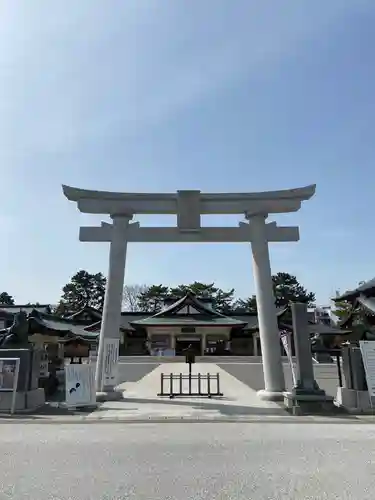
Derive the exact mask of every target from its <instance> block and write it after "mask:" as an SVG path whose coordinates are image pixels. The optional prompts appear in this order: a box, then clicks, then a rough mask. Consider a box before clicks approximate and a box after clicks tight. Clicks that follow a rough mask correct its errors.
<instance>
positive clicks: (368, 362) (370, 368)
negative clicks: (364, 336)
mask: <svg viewBox="0 0 375 500" xmlns="http://www.w3.org/2000/svg"><path fill="white" fill-rule="evenodd" d="M359 347H360V349H361V354H362V359H363V366H364V368H365V374H366V382H367V389H368V393H369V396H370V398H373V397H375V341H374V340H360V342H359Z"/></svg>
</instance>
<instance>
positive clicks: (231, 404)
mask: <svg viewBox="0 0 375 500" xmlns="http://www.w3.org/2000/svg"><path fill="white" fill-rule="evenodd" d="M198 371H199V372H200V373H202V374H205V373H208V372H210V373H212V374H215V373H219V374H220V383H221V387H222V390H223V391H224V396H223V397H214V398H212V399H208V398H204V397H184V398H176V399H174V400H172V401H171V400H170V399H169V398H161V397H158V396H157V394H158V393H159V392H160V375H161V373H163V372H164V373H170V372H173V373H176V374H178V373H185V374H187V373H188V365H186V363H173V364H172V363H168V364H162V365H160V366H158V367H156V368H154V370H152V371H150V373H148V374H147V375H146V376H144V377H143V378H142V379H141V380H140V381H138V382H125V383H124V384H121V385H120V387H121V388H122V389H124V398H125V399H124V400H123V401H119V402H107V403H104V404H102V405H101V406H100V407H99V408H98V410H96V411H94V412H93V413H92V415H91V417H92V418H98V416H100V418H108V419H114V418H122V419H134V418H144V419H151V418H155V417H157V418H160V417H163V418H201V419H218V418H221V417H228V416H230V417H234V416H235V417H247V416H252V415H263V416H264V415H270V416H280V415H281V416H287V415H288V414H287V412H286V411H285V410H284V409H283V408H282V407H281V406H280V405H278V404H276V403H273V402H268V401H262V400H261V399H259V398H258V396H257V394H256V391H254V390H253V389H252V388H250V387H249V386H248V385H246V384H244V383H243V382H241V381H239V380H238V379H237V378H235V377H233V376H232V375H230V374H229V373H228V372H227V371H225V370H223V368H220V367H219V366H218V365H215V364H205V363H199V365H195V366H194V367H193V373H197V372H198ZM175 382H176V383H175V388H176V389H178V388H179V387H178V386H179V384H178V381H175ZM166 386H167V387H166V388H167V389H168V387H169V383H168V381H167V384H166ZM187 389H188V387H187V381H184V384H183V390H184V391H187ZM192 389H193V390H197V389H198V385H197V381H193V383H192ZM202 389H203V390H205V389H206V387H205V384H202ZM216 389H217V387H216V385H215V384H213V385H212V390H216ZM88 418H90V417H88Z"/></svg>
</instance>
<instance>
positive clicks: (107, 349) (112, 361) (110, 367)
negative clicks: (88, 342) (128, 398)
mask: <svg viewBox="0 0 375 500" xmlns="http://www.w3.org/2000/svg"><path fill="white" fill-rule="evenodd" d="M119 346H120V340H119V339H104V380H103V382H104V386H115V385H117V374H118V357H119Z"/></svg>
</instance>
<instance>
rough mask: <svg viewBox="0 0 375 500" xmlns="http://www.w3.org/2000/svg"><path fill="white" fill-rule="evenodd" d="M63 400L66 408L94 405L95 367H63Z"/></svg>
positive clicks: (89, 365)
mask: <svg viewBox="0 0 375 500" xmlns="http://www.w3.org/2000/svg"><path fill="white" fill-rule="evenodd" d="M65 399H66V404H67V405H68V406H91V405H95V404H96V393H95V366H94V365H92V364H84V365H79V364H75V363H73V364H70V365H66V367H65Z"/></svg>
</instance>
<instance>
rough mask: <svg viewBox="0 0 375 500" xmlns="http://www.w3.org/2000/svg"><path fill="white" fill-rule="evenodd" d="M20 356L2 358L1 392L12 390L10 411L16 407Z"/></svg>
mask: <svg viewBox="0 0 375 500" xmlns="http://www.w3.org/2000/svg"><path fill="white" fill-rule="evenodd" d="M19 372H20V358H0V392H12V403H11V407H10V413H14V411H15V409H16V396H17V385H18V375H19Z"/></svg>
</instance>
